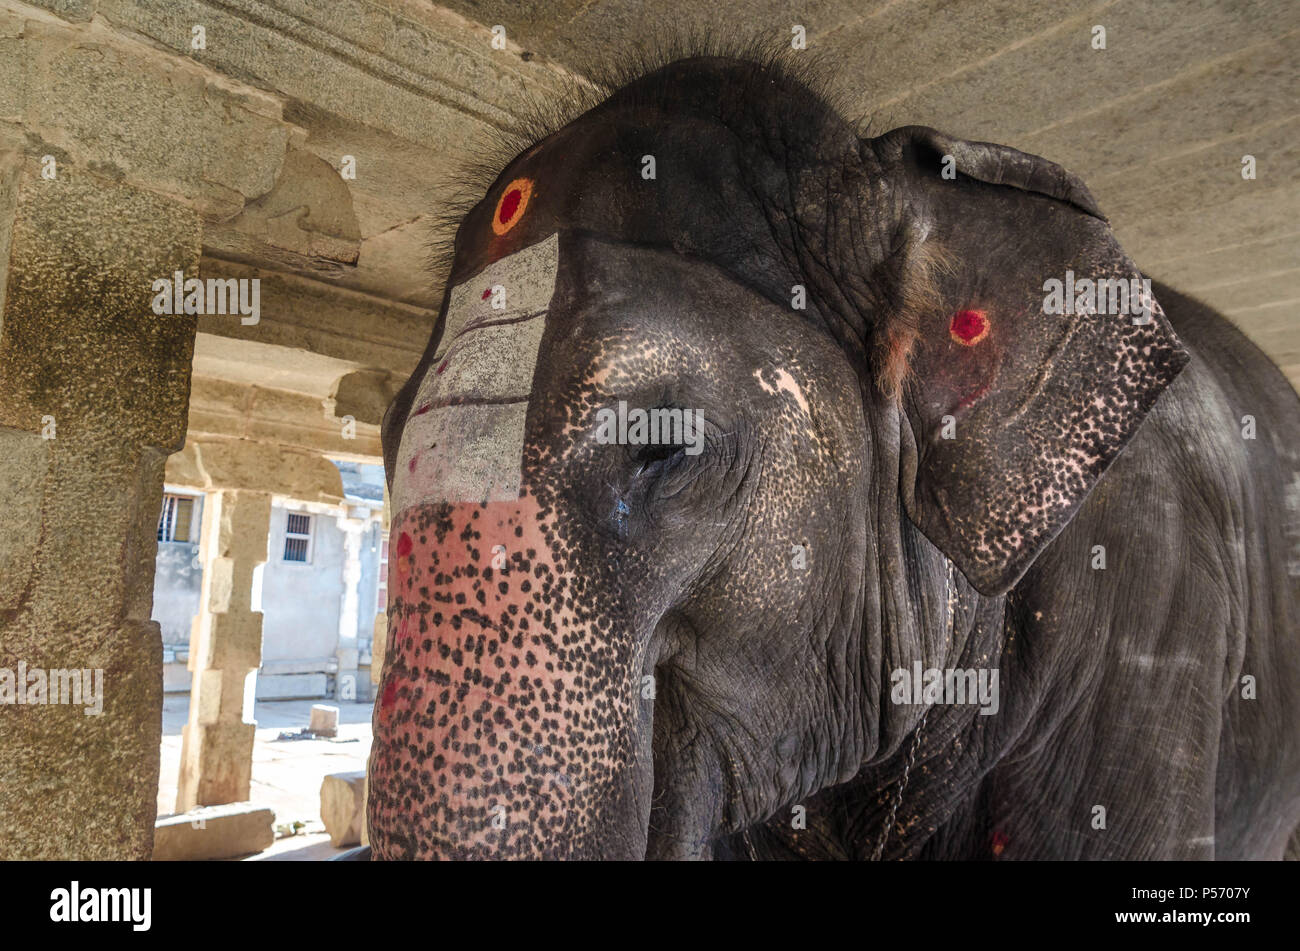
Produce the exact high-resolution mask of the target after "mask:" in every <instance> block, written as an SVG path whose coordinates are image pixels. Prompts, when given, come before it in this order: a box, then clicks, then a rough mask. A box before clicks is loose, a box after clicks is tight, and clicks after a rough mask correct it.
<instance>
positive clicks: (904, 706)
mask: <svg viewBox="0 0 1300 951" xmlns="http://www.w3.org/2000/svg"><path fill="white" fill-rule="evenodd" d="M787 55H788V54H787ZM818 82H819V81H818V80H817V79H816V77H810V76H809V75H808V74H807V73H806V72H805V71H803V70H802V69H801V68H800V67H799V66H798V65H797V64H796V65H793V66H792V65H790V63H788V62H786V61H785V60H784V58H783V57H781V56H766V55H763V56H760V55H750V54H734V55H733V54H727V53H723V52H701V53H697V54H693V55H682V56H677V57H672V58H669V59H667V60H666V61H663V62H659V63H657V64H654V65H652V66H651V67H647V68H644V69H641V70H639V71H635V72H634V74H632V75H629V76H625V77H623V78H622V80H621V81H620V83H619V84H617V85H611V86H610V87H609V89H610V90H612V91H606V90H600V93H599V96H598V97H597V101H594V102H588V103H584V104H582V106H581V108H580V109H578V110H577V112H576V114H574V115H571V116H569V117H568V118H564V119H562V120H558V121H556V122H552V123H550V124H549V125H547V126H545V127H544V128H542V129H541V130H540V131H537V132H536V134H535V135H533V136H532V137H531V138H530V139H529V140H528V141H527V142H524V143H522V144H521V145H520V146H519V147H517V148H515V150H514V152H513V153H512V154H511V155H509V156H508V161H506V163H505V164H504V167H503V168H502V169H501V170H500V171H499V174H493V173H492V172H489V173H488V174H491V175H492V178H491V182H490V184H489V185H488V186H487V187H486V188H484V189H483V190H482V191H481V192H480V193H478V194H477V195H476V196H475V198H474V200H473V204H472V207H469V208H468V209H467V210H465V211H464V213H463V215H460V216H459V226H458V228H457V230H456V236H455V239H454V246H453V247H452V248H451V251H450V273H449V276H448V278H447V282H446V292H445V294H444V297H443V300H442V305H441V309H440V312H439V316H438V319H437V323H436V325H435V327H434V329H433V332H432V337H431V339H430V341H429V345H428V347H427V349H426V351H425V353H424V356H423V358H422V360H421V362H420V364H419V366H418V367H417V369H416V370H415V371H414V373H413V374H412V375H411V377H410V379H409V380H408V381H407V382H406V384H405V386H404V387H403V388H402V389H401V391H400V392H399V393H398V394H397V396H396V398H395V399H394V400H393V402H392V404H391V406H390V407H389V409H388V411H387V413H386V415H385V417H384V421H383V426H382V440H383V451H384V460H385V468H386V471H387V473H388V479H389V486H390V490H391V512H392V521H391V531H390V567H389V571H390V582H389V587H390V595H389V598H390V600H389V612H388V619H387V623H388V635H387V649H386V656H385V660H384V667H383V675H382V680H381V682H380V686H379V689H378V697H377V702H376V703H375V708H374V722H373V725H374V745H373V747H372V752H371V759H370V778H369V796H368V805H367V820H368V824H369V836H370V845H371V849H372V853H371V857H372V858H375V859H453V860H470V859H598V860H626V859H736V860H769V859H880V860H901V859H945V860H953V859H968V860H969V859H985V860H993V859H997V860H1009V859H1049V858H1050V859H1115V858H1127V859H1246V858H1258V859H1276V858H1280V857H1282V855H1283V854H1284V852H1285V851H1286V850H1287V847H1288V843H1289V842H1290V840H1291V837H1292V835H1293V833H1294V832H1295V830H1296V827H1297V824H1298V823H1300V731H1297V723H1298V722H1300V640H1298V639H1297V634H1296V621H1297V605H1298V603H1300V602H1298V598H1300V403H1298V401H1297V397H1296V394H1295V392H1294V391H1293V389H1292V388H1291V386H1290V385H1289V384H1288V382H1287V380H1286V378H1285V377H1284V376H1283V375H1282V373H1281V372H1279V370H1278V369H1277V368H1276V367H1274V366H1273V364H1272V363H1271V362H1270V361H1269V360H1268V358H1267V357H1266V356H1265V355H1264V354H1263V353H1262V352H1261V351H1259V350H1258V349H1257V348H1256V347H1255V346H1254V345H1253V344H1251V343H1250V342H1249V341H1248V340H1247V339H1246V337H1245V336H1244V335H1243V334H1242V333H1240V332H1239V331H1238V330H1237V329H1235V328H1234V327H1233V326H1232V325H1231V324H1230V323H1229V322H1228V321H1227V320H1226V318H1224V317H1223V316H1221V315H1220V314H1218V313H1216V312H1215V311H1213V310H1211V309H1210V308H1208V307H1206V306H1204V305H1203V304H1201V303H1199V302H1197V301H1196V300H1193V299H1191V298H1189V297H1186V296H1184V295H1183V294H1180V293H1178V292H1177V291H1175V290H1174V289H1172V288H1170V287H1167V286H1165V285H1163V284H1161V283H1159V282H1153V281H1151V279H1150V278H1148V277H1146V276H1145V275H1144V274H1143V273H1142V272H1141V271H1140V270H1139V269H1138V268H1137V266H1136V265H1135V264H1134V263H1133V261H1132V260H1131V259H1130V258H1129V257H1128V256H1127V254H1126V253H1125V251H1124V250H1123V248H1122V247H1121V246H1120V244H1119V243H1118V241H1117V239H1116V237H1115V235H1114V233H1113V231H1112V230H1111V228H1110V225H1109V223H1108V221H1107V219H1106V217H1105V216H1104V215H1103V213H1102V212H1101V210H1100V209H1099V208H1098V207H1097V203H1096V201H1095V200H1094V198H1093V197H1092V195H1091V194H1090V193H1089V191H1088V189H1087V187H1086V186H1085V185H1084V184H1083V182H1082V181H1081V180H1080V179H1079V178H1077V177H1076V176H1075V175H1073V174H1071V173H1070V172H1068V171H1066V170H1065V169H1063V168H1062V167H1060V166H1058V165H1056V164H1054V163H1052V162H1050V161H1048V160H1046V159H1043V158H1039V157H1037V156H1034V155H1030V154H1027V153H1024V152H1020V151H1017V150H1015V149H1012V148H1009V147H1005V146H1000V145H996V144H992V143H987V142H976V141H966V140H962V139H958V138H954V137H951V136H948V135H945V134H943V133H941V132H939V131H937V130H934V129H931V128H928V127H922V126H906V127H901V128H896V129H894V130H892V131H888V132H884V133H882V134H877V135H871V134H864V133H863V131H862V130H861V127H860V126H858V125H856V124H854V123H853V122H850V121H849V120H848V119H846V118H844V114H843V111H842V110H841V109H839V108H838V107H837V106H835V105H834V104H833V103H832V101H831V99H830V97H829V96H828V95H827V94H825V93H824V92H822V91H821V90H820V88H819V85H818ZM494 171H495V169H494V170H493V172H494ZM602 433H603V438H602ZM963 688H966V689H963Z"/></svg>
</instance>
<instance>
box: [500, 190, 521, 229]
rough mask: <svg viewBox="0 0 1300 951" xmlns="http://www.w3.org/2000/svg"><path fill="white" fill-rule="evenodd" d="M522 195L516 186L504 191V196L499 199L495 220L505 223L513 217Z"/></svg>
mask: <svg viewBox="0 0 1300 951" xmlns="http://www.w3.org/2000/svg"><path fill="white" fill-rule="evenodd" d="M522 197H523V196H522V195H520V193H519V189H517V188H512V189H510V191H508V192H506V197H505V198H503V199H501V208H500V209H499V210H498V211H497V221H499V222H501V223H502V224H505V223H506V222H508V221H509V220H510V219H511V218H513V217H514V216H515V212H516V211H518V210H519V200H520V199H521V198H522Z"/></svg>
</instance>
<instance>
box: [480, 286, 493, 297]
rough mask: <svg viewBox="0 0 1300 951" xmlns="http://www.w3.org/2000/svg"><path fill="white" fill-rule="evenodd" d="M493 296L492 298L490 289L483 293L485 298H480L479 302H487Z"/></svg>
mask: <svg viewBox="0 0 1300 951" xmlns="http://www.w3.org/2000/svg"><path fill="white" fill-rule="evenodd" d="M491 296H492V288H490V287H489V288H488V289H487V290H485V291H484V292H483V296H482V297H480V298H479V300H487V299H488V298H489V297H491Z"/></svg>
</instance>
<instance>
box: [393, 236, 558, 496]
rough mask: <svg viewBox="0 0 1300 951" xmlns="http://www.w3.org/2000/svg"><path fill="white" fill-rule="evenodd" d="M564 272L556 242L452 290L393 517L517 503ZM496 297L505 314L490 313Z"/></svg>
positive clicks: (400, 472)
mask: <svg viewBox="0 0 1300 951" xmlns="http://www.w3.org/2000/svg"><path fill="white" fill-rule="evenodd" d="M558 267H559V236H558V235H551V236H550V237H549V238H547V239H546V240H545V241H542V242H540V243H538V244H534V245H531V246H530V247H527V248H525V249H523V250H522V251H519V252H517V253H515V254H512V255H510V256H509V257H505V258H502V259H501V260H500V261H496V262H494V263H493V264H491V265H489V266H488V267H487V268H485V269H484V270H483V271H482V272H481V273H480V274H479V275H478V276H476V277H473V278H471V279H470V280H468V281H466V282H465V283H463V284H459V285H457V286H456V287H454V288H452V291H451V299H450V301H449V303H448V308H447V332H446V333H445V334H444V335H443V343H442V347H441V352H440V353H439V355H438V357H436V358H435V359H434V360H433V362H432V363H431V364H430V366H429V369H428V371H427V372H426V374H425V378H424V379H423V380H422V381H421V383H420V388H419V390H418V392H417V395H416V398H415V400H414V401H413V402H412V405H411V411H410V415H408V417H407V420H406V426H405V428H404V430H403V432H402V439H401V444H400V445H399V447H398V451H397V471H396V472H395V473H394V474H393V510H394V513H395V514H400V513H401V512H403V511H405V510H406V509H408V508H410V507H411V506H414V505H420V504H423V503H426V502H444V501H445V502H493V501H505V500H512V499H517V498H518V497H519V491H520V483H521V478H522V467H523V451H524V421H525V419H526V417H527V414H528V399H529V397H530V396H531V394H532V389H533V374H534V373H535V372H536V370H537V354H538V350H539V349H540V347H541V341H542V333H543V331H544V330H545V328H546V314H547V308H548V307H549V306H550V301H551V296H552V295H553V294H554V293H555V279H556V272H557V270H558ZM494 288H495V289H496V293H495V294H494V293H492V291H493V289H494ZM484 291H488V292H489V293H488V294H487V296H486V297H485V296H484ZM494 298H495V299H496V300H497V301H499V302H501V301H503V302H504V304H505V306H504V307H498V308H493V307H492V306H491V305H492V301H493V299H494ZM440 369H441V371H442V372H441V373H440V372H438V371H439V370H440ZM422 408H423V409H424V412H420V410H421V409H422Z"/></svg>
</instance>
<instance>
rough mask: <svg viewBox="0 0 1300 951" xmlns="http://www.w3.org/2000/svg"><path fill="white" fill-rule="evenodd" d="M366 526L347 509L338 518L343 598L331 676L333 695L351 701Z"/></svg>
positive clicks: (356, 669)
mask: <svg viewBox="0 0 1300 951" xmlns="http://www.w3.org/2000/svg"><path fill="white" fill-rule="evenodd" d="M366 525H367V520H366V519H364V518H353V517H352V516H351V513H350V511H349V514H347V515H340V516H339V517H338V526H339V528H340V529H342V531H343V600H342V602H341V603H340V604H339V646H338V650H337V651H336V653H335V656H336V657H337V658H338V665H339V669H338V673H337V674H336V675H335V678H334V684H335V691H334V696H335V698H336V699H338V700H350V701H355V700H356V699H357V693H358V687H359V684H358V682H357V678H358V677H359V676H360V674H361V672H360V670H359V664H360V660H359V658H360V653H359V651H358V650H357V624H358V622H359V620H360V611H361V595H360V590H359V589H360V586H361V536H362V534H363V533H364V532H365V530H366Z"/></svg>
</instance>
